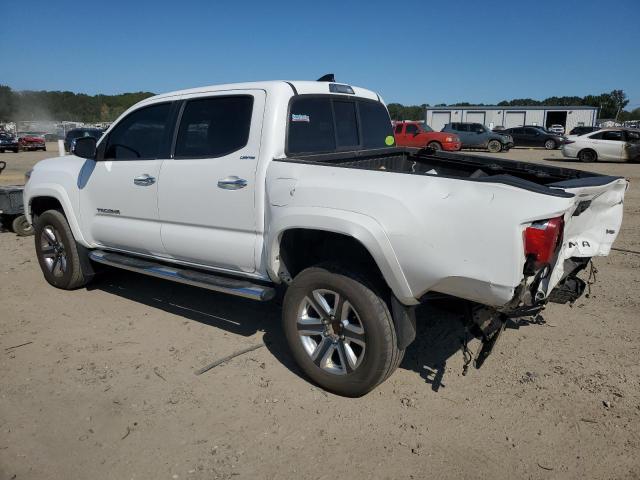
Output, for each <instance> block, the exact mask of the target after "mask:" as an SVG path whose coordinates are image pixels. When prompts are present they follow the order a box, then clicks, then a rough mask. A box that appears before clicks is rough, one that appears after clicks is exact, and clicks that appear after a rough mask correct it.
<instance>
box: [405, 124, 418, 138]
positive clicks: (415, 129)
mask: <svg viewBox="0 0 640 480" xmlns="http://www.w3.org/2000/svg"><path fill="white" fill-rule="evenodd" d="M406 132H407V135H413V134H414V133H418V127H417V126H415V125H414V124H412V123H408V124H407V130H406Z"/></svg>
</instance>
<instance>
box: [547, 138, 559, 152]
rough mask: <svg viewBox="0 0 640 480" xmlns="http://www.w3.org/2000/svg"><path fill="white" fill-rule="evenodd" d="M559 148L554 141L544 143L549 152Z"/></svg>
mask: <svg viewBox="0 0 640 480" xmlns="http://www.w3.org/2000/svg"><path fill="white" fill-rule="evenodd" d="M556 147H557V145H556V142H554V141H553V140H551V139H549V140H547V141H546V142H544V148H545V149H547V150H555V149H556Z"/></svg>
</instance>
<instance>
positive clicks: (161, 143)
mask: <svg viewBox="0 0 640 480" xmlns="http://www.w3.org/2000/svg"><path fill="white" fill-rule="evenodd" d="M173 113H174V105H173V104H172V103H170V102H162V103H156V104H153V105H149V106H145V107H142V108H139V109H137V110H135V111H133V112H132V113H130V114H129V115H127V116H126V117H125V118H123V119H122V120H120V121H119V122H118V123H117V124H116V125H115V126H114V127H113V128H112V129H111V131H110V132H109V133H108V135H107V136H106V137H103V138H102V141H101V142H100V144H99V146H98V154H97V157H96V161H93V160H87V161H86V162H85V164H84V167H83V169H82V171H81V173H80V177H79V179H78V186H79V191H80V212H81V216H82V222H81V223H82V226H83V234H84V235H86V237H87V238H89V239H91V240H92V241H93V243H96V244H97V245H99V246H104V247H109V248H113V249H118V250H125V251H130V252H135V253H143V254H150V255H162V254H163V253H164V248H163V246H162V242H161V240H160V223H159V221H158V203H157V198H158V180H159V177H160V167H161V165H162V162H163V161H164V160H165V159H166V158H168V154H169V147H170V142H171V136H172V131H173V128H172V127H173V124H172V116H173Z"/></svg>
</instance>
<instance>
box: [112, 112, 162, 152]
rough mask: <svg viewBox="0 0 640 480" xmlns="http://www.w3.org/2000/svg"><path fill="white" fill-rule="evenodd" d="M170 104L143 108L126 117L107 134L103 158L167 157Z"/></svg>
mask: <svg viewBox="0 0 640 480" xmlns="http://www.w3.org/2000/svg"><path fill="white" fill-rule="evenodd" d="M170 113H171V104H170V103H161V104H157V105H151V106H149V107H144V108H141V109H139V110H136V111H134V112H133V113H131V114H129V115H128V116H126V117H125V118H124V119H123V120H121V121H120V122H119V123H118V124H117V125H116V126H115V127H114V128H113V130H112V131H111V133H109V139H108V142H107V147H106V150H105V153H104V158H105V159H107V160H148V159H155V158H162V157H165V156H168V138H167V137H168V130H169V115H170Z"/></svg>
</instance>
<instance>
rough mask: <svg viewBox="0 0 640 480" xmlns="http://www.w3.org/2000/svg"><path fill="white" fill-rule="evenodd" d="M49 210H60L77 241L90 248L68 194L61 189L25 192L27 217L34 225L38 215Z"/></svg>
mask: <svg viewBox="0 0 640 480" xmlns="http://www.w3.org/2000/svg"><path fill="white" fill-rule="evenodd" d="M47 210H60V211H62V213H63V214H64V216H65V217H66V218H67V222H69V227H70V228H71V232H72V233H73V236H74V238H75V240H76V241H77V242H79V243H81V244H83V245H84V246H88V245H87V243H86V241H85V239H84V237H83V235H82V232H81V230H80V224H79V223H78V218H77V216H76V215H75V214H74V212H76V211H77V209H74V208H73V206H72V203H71V200H70V199H69V196H68V195H67V193H66V192H65V191H64V190H62V189H60V188H55V187H53V188H46V189H44V188H38V189H29V190H28V192H25V215H26V216H27V219H28V220H29V223H31V224H32V225H33V224H34V223H35V221H36V218H37V217H38V215H40V214H42V213H43V212H45V211H47Z"/></svg>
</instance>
